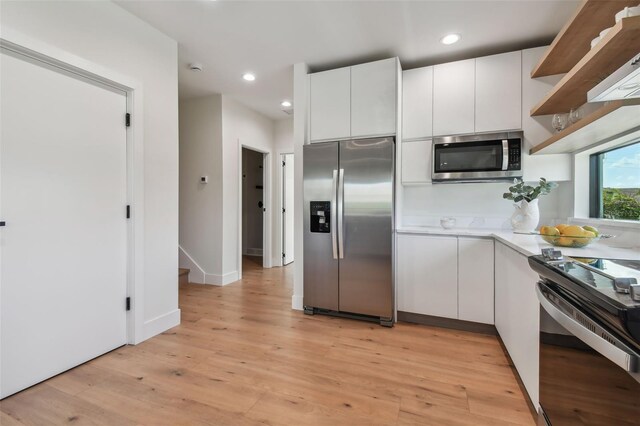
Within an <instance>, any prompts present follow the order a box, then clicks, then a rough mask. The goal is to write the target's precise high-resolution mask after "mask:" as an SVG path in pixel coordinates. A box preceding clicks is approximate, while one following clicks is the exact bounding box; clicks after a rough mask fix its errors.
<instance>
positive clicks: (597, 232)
mask: <svg viewBox="0 0 640 426" xmlns="http://www.w3.org/2000/svg"><path fill="white" fill-rule="evenodd" d="M582 229H584V230H585V231H590V232H593V233H594V234H595V235H596V237H597V236H598V235H600V232H599V231H598V229H597V228H596V227H595V226H590V225H587V226H583V227H582Z"/></svg>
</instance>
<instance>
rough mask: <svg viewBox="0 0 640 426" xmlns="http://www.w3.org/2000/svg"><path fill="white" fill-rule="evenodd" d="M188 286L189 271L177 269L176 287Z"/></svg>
mask: <svg viewBox="0 0 640 426" xmlns="http://www.w3.org/2000/svg"><path fill="white" fill-rule="evenodd" d="M182 284H189V270H188V269H186V268H178V285H182Z"/></svg>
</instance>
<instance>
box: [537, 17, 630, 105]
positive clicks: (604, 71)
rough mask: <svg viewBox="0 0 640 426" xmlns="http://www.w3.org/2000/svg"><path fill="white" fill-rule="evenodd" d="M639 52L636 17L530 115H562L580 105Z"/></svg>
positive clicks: (605, 40) (622, 22)
mask: <svg viewBox="0 0 640 426" xmlns="http://www.w3.org/2000/svg"><path fill="white" fill-rule="evenodd" d="M639 51H640V16H633V17H629V18H623V19H622V20H620V22H618V23H617V24H616V25H614V27H613V28H612V29H611V30H610V31H609V32H608V33H607V35H606V36H605V37H604V38H603V39H602V41H600V43H598V44H597V45H596V46H595V47H594V48H593V49H591V50H590V51H589V52H588V53H587V54H586V55H585V56H584V57H583V58H582V59H581V60H580V61H579V62H578V63H577V64H576V65H575V66H574V67H573V68H572V69H571V71H569V73H567V75H565V76H564V77H563V78H562V80H560V81H559V82H558V84H556V86H555V87H554V88H553V89H552V90H551V92H550V93H548V94H547V96H545V97H544V98H543V99H542V101H540V103H539V104H538V105H536V106H535V107H534V108H533V109H532V110H531V115H532V116H535V115H547V114H555V113H563V112H568V111H569V110H570V109H571V108H577V107H579V106H581V105H583V104H584V103H586V102H587V92H588V91H589V90H591V89H593V88H594V87H595V86H596V85H597V84H598V83H599V82H600V81H602V80H603V79H604V78H606V77H608V76H609V75H610V74H611V73H612V72H614V71H615V70H617V69H618V68H620V67H621V66H622V65H624V64H625V63H626V62H627V61H630V60H631V59H632V58H633V57H634V56H635V55H637V54H638V52H639Z"/></svg>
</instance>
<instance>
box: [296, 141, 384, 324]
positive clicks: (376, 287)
mask: <svg viewBox="0 0 640 426" xmlns="http://www.w3.org/2000/svg"><path fill="white" fill-rule="evenodd" d="M394 153H395V142H394V139H393V138H377V139H359V140H345V141H340V142H325V143H314V144H311V145H305V146H304V221H305V224H304V225H305V229H304V309H305V313H307V314H313V313H328V314H338V315H346V316H354V317H356V316H357V317H360V318H363V319H370V320H375V321H379V322H380V324H382V325H386V326H392V325H393V320H394V286H393V263H392V255H393V238H392V237H393V202H394V164H395V162H394Z"/></svg>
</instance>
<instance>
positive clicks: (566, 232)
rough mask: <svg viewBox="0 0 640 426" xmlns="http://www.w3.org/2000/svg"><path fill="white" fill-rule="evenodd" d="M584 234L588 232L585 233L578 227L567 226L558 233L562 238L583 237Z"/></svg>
mask: <svg viewBox="0 0 640 426" xmlns="http://www.w3.org/2000/svg"><path fill="white" fill-rule="evenodd" d="M585 232H588V231H585V230H584V229H582V226H578V225H569V226H567V227H565V228H564V229H561V230H560V233H561V234H562V236H563V237H584V236H585Z"/></svg>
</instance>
